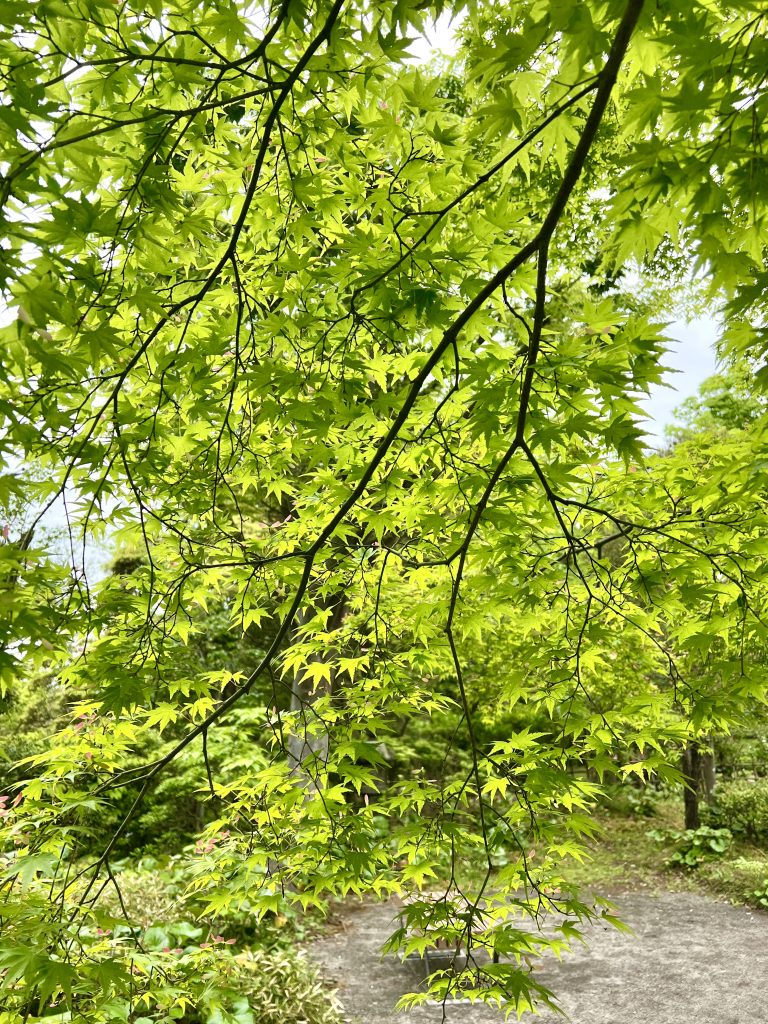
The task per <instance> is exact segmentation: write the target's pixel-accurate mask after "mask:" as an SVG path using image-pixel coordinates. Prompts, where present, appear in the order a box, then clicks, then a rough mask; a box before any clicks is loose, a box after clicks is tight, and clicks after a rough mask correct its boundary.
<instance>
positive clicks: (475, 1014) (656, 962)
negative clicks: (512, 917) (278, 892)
mask: <svg viewBox="0 0 768 1024" xmlns="http://www.w3.org/2000/svg"><path fill="white" fill-rule="evenodd" d="M617 904H618V908H620V912H621V914H622V919H623V920H624V921H625V922H626V923H627V924H629V925H631V926H632V928H633V929H634V931H635V933H636V934H635V935H634V936H631V935H627V934H623V933H622V932H618V931H616V930H615V929H613V928H611V927H607V926H602V925H598V926H595V927H594V928H592V929H590V930H589V934H588V945H587V947H586V948H580V949H579V950H577V951H575V952H574V953H573V954H572V955H571V956H569V957H567V958H566V959H563V961H562V962H558V961H555V959H549V961H548V962H547V963H546V965H544V966H543V967H542V968H541V969H540V970H539V971H538V977H539V978H540V980H541V981H542V982H544V984H546V985H547V986H548V987H550V988H552V989H553V990H554V991H555V992H556V993H557V994H558V996H559V998H560V1002H561V1006H562V1009H563V1010H564V1011H565V1013H566V1014H567V1016H568V1018H569V1020H570V1021H571V1024H691V1022H693V1021H695V1024H766V1021H767V1020H768V1008H767V1007H766V1001H765V997H766V989H767V988H768V914H766V913H764V912H762V911H760V910H750V909H748V908H744V907H734V906H729V905H728V904H726V903H719V902H715V901H714V900H712V899H710V898H707V897H703V896H700V895H696V894H693V893H664V894H659V895H650V894H647V893H638V894H632V895H629V894H628V895H625V896H622V897H620V898H617ZM395 912H396V905H395V904H394V903H393V902H390V903H384V904H381V903H380V904H367V903H359V902H348V903H347V904H345V905H344V906H343V907H342V908H341V910H340V919H339V920H340V927H339V928H338V930H337V931H335V932H334V933H331V934H327V935H326V936H324V937H322V938H317V939H315V940H314V941H313V942H312V943H311V944H310V946H309V949H308V953H309V955H310V957H311V958H312V959H313V961H314V962H315V963H316V964H317V965H318V967H319V969H321V971H322V973H323V974H324V976H325V977H326V978H327V979H328V980H330V981H332V982H333V983H334V984H335V985H336V987H337V992H338V997H339V999H340V1001H341V1005H342V1007H343V1013H344V1019H345V1021H347V1022H348V1024H432V1022H439V1021H442V1020H443V1016H442V1008H441V1007H419V1008H416V1009H414V1010H412V1011H410V1012H409V1013H407V1014H402V1013H395V1011H394V1005H395V1002H396V1001H397V999H398V998H399V996H400V995H402V994H403V992H406V991H408V990H409V988H410V986H411V985H412V984H413V976H412V974H411V973H410V971H409V970H408V969H407V968H406V967H403V966H402V965H401V964H400V963H399V962H398V961H397V959H396V958H394V957H392V956H387V957H381V955H380V953H379V950H380V947H381V945H382V943H383V942H384V940H385V939H386V937H387V935H388V934H389V930H390V923H391V920H392V916H393V914H394V913H395ZM445 1019H446V1020H447V1021H462V1022H465V1024H499V1022H500V1021H501V1020H503V1016H502V1015H501V1014H500V1013H499V1012H498V1011H494V1010H492V1009H488V1008H485V1007H478V1006H467V1005H457V1006H453V1007H449V1008H447V1009H446V1013H445ZM561 1020H562V1018H558V1017H557V1016H556V1015H554V1014H551V1013H544V1014H542V1015H541V1016H539V1017H534V1016H532V1015H527V1014H526V1015H525V1016H524V1017H523V1021H527V1022H528V1024H534V1022H537V1021H538V1022H539V1024H555V1022H556V1021H561Z"/></svg>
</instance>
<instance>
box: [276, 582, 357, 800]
mask: <svg viewBox="0 0 768 1024" xmlns="http://www.w3.org/2000/svg"><path fill="white" fill-rule="evenodd" d="M329 607H330V608H331V615H330V619H329V623H328V629H329V631H332V630H334V629H337V628H338V627H339V626H340V625H341V622H342V619H343V618H344V608H345V600H344V595H343V593H340V594H337V595H336V596H335V598H334V599H333V600H332V601H331V602H330V603H329ZM304 621H305V613H303V612H300V613H299V614H298V616H297V617H296V626H297V628H299V627H301V625H302V624H303V622H304ZM331 657H332V652H331V651H328V652H326V653H319V654H316V655H315V656H314V657H313V658H312V660H311V661H310V662H309V664H317V663H318V662H326V661H329V660H330V659H331ZM334 682H335V679H334V672H333V670H331V672H330V678H328V679H323V680H322V681H320V682H317V681H315V680H314V679H313V677H312V676H311V675H310V674H309V673H307V672H306V671H301V670H299V671H298V672H296V674H295V676H294V678H293V681H292V683H291V706H290V710H291V712H292V713H293V714H295V715H296V716H297V719H298V721H299V724H298V725H297V726H296V727H295V731H294V732H291V734H290V735H289V736H288V742H287V744H286V754H287V756H288V764H289V765H290V768H291V775H294V776H298V777H299V778H300V779H301V784H302V785H303V786H304V787H305V788H306V790H307V792H308V793H313V792H316V791H317V788H318V787H317V771H316V768H314V767H313V766H317V767H319V766H321V765H323V764H325V763H327V761H328V733H327V732H326V731H325V730H322V731H319V732H318V728H317V727H318V725H319V724H320V723H319V721H318V719H317V717H316V715H315V712H314V704H315V702H316V701H317V699H318V698H319V697H328V696H330V695H331V694H332V693H333V686H334Z"/></svg>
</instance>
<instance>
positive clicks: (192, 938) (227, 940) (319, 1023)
mask: <svg viewBox="0 0 768 1024" xmlns="http://www.w3.org/2000/svg"><path fill="white" fill-rule="evenodd" d="M115 868H116V870H115V874H114V878H115V883H116V885H114V886H112V887H110V888H109V889H106V890H105V891H104V893H103V894H102V896H101V898H100V900H99V908H98V919H99V920H100V921H101V923H102V927H101V928H100V929H99V931H98V933H97V935H98V937H99V938H100V939H101V941H102V942H104V943H105V944H108V945H109V944H113V947H112V948H113V949H114V951H115V953H117V952H119V950H120V949H121V946H122V944H123V943H124V942H125V940H126V939H127V938H128V937H131V936H137V937H140V943H141V948H142V950H143V951H144V952H145V953H146V954H147V955H149V956H153V957H155V958H159V959H160V961H161V963H163V965H164V969H166V970H167V978H166V980H167V981H168V988H167V992H166V991H165V990H164V991H163V993H162V994H161V995H162V998H160V999H159V1000H158V1002H157V1003H156V1004H152V1003H149V1002H147V1004H146V1006H145V1007H144V1012H143V1016H141V1017H140V1018H139V1019H140V1020H142V1021H144V1022H146V1024H172V1021H173V1022H176V1024H340V1016H339V1012H338V1008H337V1006H336V1003H335V1001H334V999H333V996H332V993H331V992H329V990H328V988H327V987H326V986H324V985H323V983H322V981H321V980H320V978H319V977H318V975H317V972H316V971H315V969H314V967H313V966H312V965H311V964H310V963H309V962H308V961H307V959H306V958H305V957H304V955H303V954H302V953H300V952H297V951H296V950H295V948H293V947H292V945H291V944H292V942H293V941H296V940H298V939H300V938H301V937H302V936H303V929H304V921H303V919H302V918H301V917H300V915H299V914H298V912H297V911H294V912H292V913H291V912H289V914H288V916H286V915H280V916H275V917H271V916H269V915H268V916H267V917H262V918H261V919H259V918H257V917H256V915H252V914H249V913H248V911H247V910H246V911H241V912H239V913H234V912H229V913H226V914H223V915H215V916H211V915H203V914H201V913H200V901H199V900H197V899H196V898H195V896H194V895H190V894H189V892H188V891H187V887H188V882H189V877H190V872H189V867H188V862H187V861H186V860H185V859H184V858H182V857H166V858H154V857H144V858H142V859H141V860H139V861H137V862H134V864H133V866H131V867H129V866H127V864H125V865H124V864H120V863H118V864H116V865H115ZM117 887H119V896H118V892H117ZM126 915H127V916H126ZM220 933H223V934H220ZM180 996H182V997H183V998H182V999H179V997H180ZM174 1000H175V1001H174ZM182 1010H183V1013H182ZM36 1019H37V1018H34V1020H36ZM30 1024H31V1022H30Z"/></svg>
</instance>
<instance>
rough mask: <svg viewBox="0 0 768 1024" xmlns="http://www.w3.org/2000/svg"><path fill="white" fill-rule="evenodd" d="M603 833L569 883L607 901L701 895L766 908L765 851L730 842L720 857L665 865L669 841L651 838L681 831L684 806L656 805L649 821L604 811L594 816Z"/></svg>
mask: <svg viewBox="0 0 768 1024" xmlns="http://www.w3.org/2000/svg"><path fill="white" fill-rule="evenodd" d="M595 817H596V819H597V821H598V822H599V824H600V827H601V834H600V835H599V836H598V837H597V838H596V839H595V840H594V841H593V842H592V843H590V844H589V845H588V852H589V857H588V859H586V860H585V861H584V862H583V863H581V864H579V863H576V862H573V863H570V864H569V865H568V867H567V869H566V871H565V872H564V874H565V875H566V877H567V880H568V881H570V882H575V883H577V884H578V885H580V886H582V887H583V888H584V889H586V890H591V891H594V892H595V893H604V894H606V895H608V896H610V895H614V894H619V893H623V892H651V893H654V892H657V893H658V892H699V893H702V894H705V895H708V896H713V897H715V898H717V899H725V900H728V902H730V903H735V904H743V905H748V906H753V907H759V908H761V909H768V850H766V849H765V848H762V847H759V846H756V845H754V844H752V843H750V842H747V841H745V840H741V839H734V840H733V841H732V843H731V844H730V846H729V847H728V849H727V850H726V851H725V853H724V854H723V855H722V856H721V857H713V858H712V859H711V860H708V861H705V862H703V863H701V864H699V866H698V867H695V868H691V869H688V870H686V869H682V868H679V867H674V866H670V865H669V860H670V858H671V856H672V854H673V851H674V843H673V841H672V840H671V839H670V840H669V841H668V842H666V843H660V842H659V841H658V840H657V839H655V838H653V836H652V835H650V834H649V833H651V832H654V831H655V832H659V831H662V832H664V831H669V832H675V831H677V832H679V831H681V830H682V829H683V816H682V801H673V800H665V801H659V803H658V804H657V805H656V807H655V813H654V814H653V816H634V815H631V814H623V813H619V812H618V811H617V809H616V808H615V807H612V808H602V809H600V810H599V811H598V812H597V813H596V815H595Z"/></svg>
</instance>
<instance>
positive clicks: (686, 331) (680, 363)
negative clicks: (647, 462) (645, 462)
mask: <svg viewBox="0 0 768 1024" xmlns="http://www.w3.org/2000/svg"><path fill="white" fill-rule="evenodd" d="M717 332H718V327H717V324H716V323H715V321H714V319H712V318H711V317H701V318H699V319H697V320H691V321H690V322H687V323H686V322H685V321H681V320H678V321H675V322H674V323H672V324H670V326H669V328H668V330H667V334H668V335H669V337H670V339H671V343H670V347H669V351H668V353H667V356H666V359H665V360H664V363H665V365H666V366H668V367H669V371H668V372H667V373H666V374H665V375H664V384H665V385H666V386H665V387H659V386H654V387H652V388H651V392H650V395H649V396H648V398H647V399H646V401H645V402H644V403H643V405H644V406H645V409H646V411H647V416H648V419H647V421H646V423H645V430H646V432H647V434H648V443H649V444H650V445H651V446H652V447H654V448H655V447H658V446H660V444H661V442H662V440H663V437H664V427H666V426H669V424H671V423H672V422H673V420H674V418H675V417H674V410H675V408H676V407H677V406H678V405H680V403H681V402H682V401H683V400H684V399H686V398H689V397H690V396H691V395H695V394H696V392H697V391H698V389H699V385H700V384H701V382H702V381H703V380H704V379H705V378H706V377H709V376H711V375H712V374H713V373H714V372H715V370H716V369H717V357H716V355H715V342H716V341H717Z"/></svg>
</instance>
